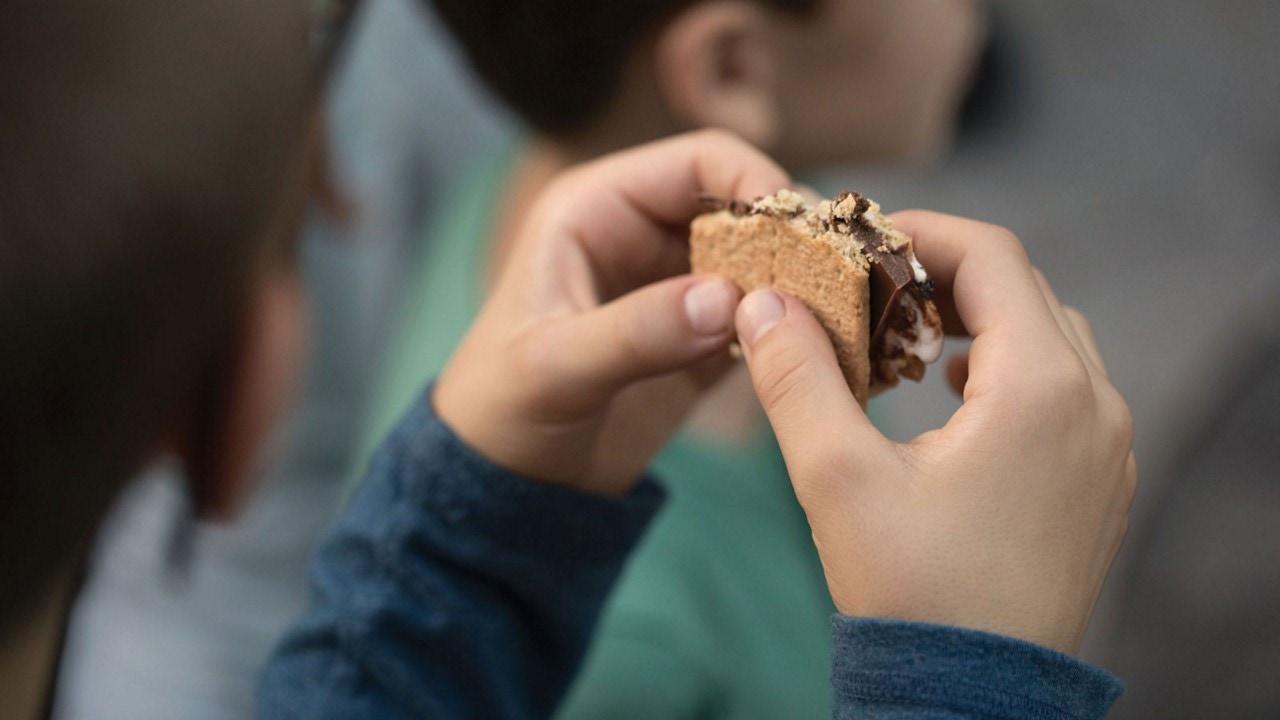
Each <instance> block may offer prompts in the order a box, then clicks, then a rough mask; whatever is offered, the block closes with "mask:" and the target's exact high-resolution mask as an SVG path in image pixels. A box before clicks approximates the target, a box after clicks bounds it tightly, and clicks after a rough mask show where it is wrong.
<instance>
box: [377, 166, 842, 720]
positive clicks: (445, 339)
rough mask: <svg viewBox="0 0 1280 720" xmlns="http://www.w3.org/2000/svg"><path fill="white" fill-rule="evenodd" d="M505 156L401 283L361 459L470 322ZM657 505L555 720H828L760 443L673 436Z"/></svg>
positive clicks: (815, 650)
mask: <svg viewBox="0 0 1280 720" xmlns="http://www.w3.org/2000/svg"><path fill="white" fill-rule="evenodd" d="M509 167H510V157H509V156H508V155H504V156H502V157H498V158H495V159H493V160H491V161H489V162H486V163H484V164H483V165H481V166H479V167H477V169H476V172H475V173H474V174H473V175H472V176H471V177H470V178H469V180H468V181H467V182H465V183H463V184H462V185H460V186H459V188H458V192H457V193H456V197H454V198H452V201H451V202H449V203H446V204H445V205H444V207H447V208H451V211H449V212H446V213H445V215H444V216H443V217H442V218H440V221H439V222H438V223H437V224H436V225H435V226H434V227H433V228H431V235H430V237H429V238H428V239H427V241H426V242H425V243H424V245H425V247H426V251H425V252H423V253H422V258H421V260H420V263H419V265H418V267H417V268H416V269H415V271H414V272H413V273H412V275H411V280H410V287H409V290H408V293H407V295H406V304H405V308H404V310H403V312H402V316H401V321H400V324H399V331H398V337H396V338H395V339H393V341H392V344H391V347H392V353H391V356H390V357H389V363H388V365H387V368H386V373H385V374H384V377H383V386H382V392H381V393H380V394H379V396H378V397H377V399H376V401H375V405H374V414H373V416H372V422H371V423H370V426H369V427H370V430H371V434H370V436H369V439H370V441H371V442H370V443H367V444H366V445H365V447H366V448H371V447H372V446H373V442H376V439H377V438H380V437H382V436H383V435H384V434H385V433H386V432H387V431H388V430H389V429H390V428H391V427H392V426H393V425H394V423H395V420H396V419H397V418H399V417H400V416H401V415H402V414H403V413H404V412H405V410H406V409H407V407H408V406H409V404H410V403H411V402H413V400H414V399H415V398H417V397H418V396H419V393H420V392H421V391H422V388H423V386H424V384H425V381H426V379H427V378H429V377H432V376H434V375H436V374H438V373H439V371H440V370H441V368H442V367H443V365H444V363H445V361H446V360H447V359H448V357H449V355H450V354H451V353H452V351H453V348H454V346H455V345H456V344H457V342H458V341H459V340H460V339H461V338H462V336H463V334H464V333H465V332H466V329H467V326H468V325H469V324H470V322H471V319H472V318H473V316H474V315H475V313H476V312H477V310H478V309H479V305H480V302H481V296H482V293H483V285H482V282H483V277H484V267H485V261H486V256H487V253H486V249H487V248H486V245H487V240H488V238H489V234H490V223H491V219H492V216H493V206H494V203H495V202H496V201H497V200H496V198H497V196H498V193H499V192H500V191H501V189H502V187H503V185H504V180H505V179H506V174H507V172H508V171H509ZM654 474H655V475H656V476H657V477H658V478H659V479H660V481H661V482H662V483H663V485H665V486H666V488H667V490H668V492H669V494H670V498H669V500H668V502H667V504H666V506H665V507H664V509H663V510H662V513H661V514H660V516H659V517H658V519H657V520H656V521H655V522H654V524H653V526H652V527H651V529H650V530H649V533H648V535H647V536H646V538H645V540H644V541H643V542H642V543H641V545H640V547H639V548H638V549H637V551H636V552H635V554H634V556H633V557H632V559H631V563H630V566H629V568H628V570H627V572H626V574H625V575H624V577H623V579H622V581H621V582H620V583H619V585H618V587H617V588H616V589H615V591H614V594H613V596H612V598H611V600H610V602H609V605H608V606H607V607H606V610H605V614H604V616H603V619H602V620H601V624H600V627H599V628H598V630H597V633H596V639H595V643H594V645H593V648H592V650H591V652H590V654H589V655H588V658H587V661H586V664H585V666H584V667H583V670H582V672H581V674H580V675H579V677H578V680H577V682H576V683H575V685H574V687H573V689H572V690H571V692H570V694H569V696H568V698H567V699H566V701H565V705H564V706H563V707H562V708H561V711H560V713H559V714H558V717H559V718H561V720H579V719H581V720H588V719H589V720H601V719H611V720H626V719H627V718H646V720H648V719H652V718H663V719H664V720H666V719H672V718H677V719H678V718H725V719H735V720H736V719H746V718H761V719H762V720H763V719H769V720H774V719H776V718H815V719H816V718H827V717H830V715H831V688H830V685H829V682H828V677H829V673H830V667H831V650H830V632H831V630H830V622H829V618H830V615H831V613H833V612H834V608H833V607H832V605H831V599H830V596H829V595H828V593H827V588H826V582H825V580H824V579H823V575H822V567H821V565H820V563H819V561H818V557H817V553H816V551H815V550H814V547H813V542H812V540H811V537H810V534H809V526H808V524H807V522H806V521H805V517H804V514H803V512H802V511H801V509H800V507H799V505H798V504H797V503H796V500H795V496H794V495H793V493H792V490H791V485H790V483H789V481H788V480H787V475H786V468H785V466H784V465H783V461H782V457H781V455H780V453H779V452H778V447H777V444H776V443H775V441H774V439H773V435H772V433H770V432H769V431H768V428H767V426H766V425H765V424H764V423H763V422H762V423H761V427H760V431H759V437H758V439H757V440H756V441H755V442H752V443H750V445H749V446H744V447H742V448H736V447H735V448H731V447H728V446H719V445H715V444H710V443H708V442H707V441H698V440H694V439H692V438H690V437H688V436H681V437H678V438H676V439H675V440H673V441H672V442H671V444H670V445H669V446H668V448H667V449H666V450H665V451H664V452H663V453H662V454H661V455H660V456H659V458H658V459H657V460H656V462H655V465H654Z"/></svg>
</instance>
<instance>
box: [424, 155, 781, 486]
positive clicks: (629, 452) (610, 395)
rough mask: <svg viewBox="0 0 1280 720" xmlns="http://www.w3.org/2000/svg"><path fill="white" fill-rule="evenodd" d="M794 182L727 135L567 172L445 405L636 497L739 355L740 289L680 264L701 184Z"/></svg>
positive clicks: (539, 464)
mask: <svg viewBox="0 0 1280 720" xmlns="http://www.w3.org/2000/svg"><path fill="white" fill-rule="evenodd" d="M787 184H788V178H787V175H786V174H785V173H784V172H783V171H782V170H781V169H780V168H779V167H778V166H777V165H775V164H774V163H773V162H772V161H770V160H769V159H768V158H766V157H765V156H763V155H761V154H760V153H759V152H757V151H756V150H754V149H752V148H751V147H749V146H748V145H746V144H744V143H743V142H741V141H739V140H737V139H734V138H732V137H731V136H728V135H725V134H723V133H718V132H700V133H696V134H693V135H686V136H683V137H680V138H676V139H674V140H669V141H665V142H661V143H655V144H653V145H649V146H645V147H643V148H639V149H636V150H632V151H629V152H626V153H621V154H618V155H615V156H612V157H609V158H605V159H603V160H600V161H597V162H594V163H591V164H589V165H585V166H583V167H582V168H580V169H578V170H575V171H573V172H570V173H567V174H566V175H564V176H562V177H561V178H560V179H558V180H557V181H556V182H554V183H552V185H550V186H549V187H548V189H547V190H546V191H545V192H544V194H543V196H542V198H541V199H540V200H539V202H538V203H537V204H536V206H535V208H534V209H533V210H532V211H531V213H530V215H529V219H528V220H527V222H526V223H525V224H524V227H523V229H522V231H521V236H520V237H519V238H518V242H517V245H516V248H515V249H514V251H513V254H512V256H511V259H510V261H509V262H508V263H507V266H506V268H505V269H504V271H503V274H502V277H501V279H500V280H499V282H498V284H497V286H496V287H495V289H494V291H493V294H492V296H491V297H490V299H489V301H488V303H487V304H486V305H485V308H484V310H483V311H482V312H481V314H480V316H479V318H477V320H476V322H475V324H474V325H473V326H472V328H471V330H470V332H469V333H468V334H467V336H466V338H465V339H464V340H463V342H462V344H461V345H460V346H459V348H458V350H457V352H456V353H455V354H454V356H453V358H452V359H451V360H450V362H449V364H448V366H447V367H446V368H445V370H444V372H443V373H442V374H441V376H440V380H439V382H438V384H437V385H436V388H435V394H434V398H433V402H434V404H435V408H436V411H437V413H438V414H439V416H440V417H441V418H442V419H443V420H444V421H445V423H447V424H448V425H449V426H450V427H451V428H453V430H454V432H456V433H457V434H458V435H459V436H460V437H461V438H462V439H463V440H465V441H466V442H467V443H468V444H470V445H471V446H472V447H474V448H476V449H477V450H479V451H480V452H481V453H483V454H485V455H486V456H488V457H489V458H490V459H492V460H493V461H495V462H497V463H498V464H499V465H502V466H504V467H506V468H508V469H510V470H514V471H516V472H519V473H521V474H524V475H527V476H530V477H533V478H536V479H539V480H544V481H549V482H554V483H559V484H565V485H569V486H572V487H576V488H579V489H583V490H589V491H592V492H599V493H605V494H620V493H624V492H626V491H627V490H628V489H630V488H631V486H632V485H633V484H634V483H635V482H636V481H637V480H638V479H639V477H640V475H641V474H642V473H643V471H644V469H645V467H646V466H647V465H648V463H649V461H650V460H651V458H652V456H653V454H654V453H655V452H656V451H657V450H658V449H659V448H660V447H661V446H662V444H663V443H664V442H665V441H666V440H667V438H668V437H669V436H670V435H671V433H672V432H673V431H674V430H675V428H676V427H677V425H678V424H679V422H680V420H681V419H683V417H684V416H685V414H686V413H687V412H688V410H689V409H690V407H691V406H692V404H693V402H694V400H695V399H696V398H697V395H698V393H699V392H700V391H701V390H702V389H703V388H705V387H706V386H707V385H709V384H710V383H711V382H713V381H714V380H715V379H717V378H718V377H719V376H720V375H721V374H723V372H724V370H726V369H727V368H728V367H729V365H730V362H729V360H728V358H727V353H725V352H724V350H725V348H726V346H727V345H728V344H729V342H730V341H731V340H732V339H733V337H734V330H733V314H734V309H735V307H736V306H737V303H738V300H739V293H738V291H737V289H736V288H735V287H734V286H733V284H732V283H730V282H729V281H728V280H725V279H723V278H718V277H695V276H689V275H682V273H687V272H688V269H689V263H688V257H689V247H688V243H687V238H688V228H689V221H690V220H692V219H693V217H694V216H695V215H696V214H697V213H698V212H699V207H698V202H697V195H698V194H699V193H702V192H707V193H711V194H714V195H717V196H720V197H731V198H746V199H751V198H755V197H757V196H760V195H766V194H770V193H773V192H776V191H777V190H778V189H779V188H782V187H785V186H786V185H787Z"/></svg>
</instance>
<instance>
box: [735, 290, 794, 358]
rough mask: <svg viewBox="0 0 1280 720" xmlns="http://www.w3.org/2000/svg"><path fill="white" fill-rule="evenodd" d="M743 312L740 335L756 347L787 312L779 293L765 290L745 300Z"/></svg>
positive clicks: (743, 301) (756, 292) (748, 296)
mask: <svg viewBox="0 0 1280 720" xmlns="http://www.w3.org/2000/svg"><path fill="white" fill-rule="evenodd" d="M741 312H742V323H741V327H739V328H738V332H739V335H740V336H741V337H742V338H743V339H744V340H746V341H747V344H748V345H755V344H756V343H757V342H759V341H760V338H762V337H764V334H765V333H767V332H769V331H770V330H772V329H773V326H774V325H777V324H778V323H779V322H780V321H781V320H782V316H783V315H785V314H786V312H787V311H786V308H785V307H784V306H783V304H782V298H781V297H779V296H778V293H776V292H774V291H772V290H768V289H765V290H756V291H753V292H751V293H750V294H748V295H747V296H746V297H745V298H743V299H742V311H741Z"/></svg>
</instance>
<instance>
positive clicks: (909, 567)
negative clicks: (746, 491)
mask: <svg viewBox="0 0 1280 720" xmlns="http://www.w3.org/2000/svg"><path fill="white" fill-rule="evenodd" d="M721 213H723V214H721ZM893 223H894V225H896V226H897V227H898V228H899V229H900V230H901V231H903V232H904V233H905V234H906V235H909V236H911V237H912V238H913V239H914V240H913V242H906V241H902V240H899V239H896V235H895V234H894V233H893V232H892V231H890V230H887V228H888V227H889V226H888V222H887V221H881V220H880V219H879V216H878V213H876V212H875V211H874V205H872V204H869V203H868V201H865V200H863V199H861V198H859V197H858V196H855V195H846V196H841V197H839V198H837V199H836V201H835V202H834V203H832V204H831V207H827V204H826V203H824V204H822V205H821V206H820V207H819V209H818V210H817V212H811V211H808V210H807V209H805V206H804V205H802V204H801V201H799V200H797V199H795V198H794V197H792V196H791V195H790V194H787V193H781V194H779V195H777V196H775V197H774V198H772V199H765V200H763V201H757V202H755V203H752V204H750V205H740V206H736V207H728V206H726V208H725V210H722V211H718V212H717V214H715V215H712V216H710V217H709V218H708V217H706V216H704V218H703V219H702V220H700V221H699V224H698V225H695V228H694V233H693V236H694V237H693V255H694V258H695V263H697V264H700V265H702V266H703V267H715V268H716V269H717V270H718V271H720V272H724V273H726V274H727V275H728V276H729V277H731V278H733V279H734V280H735V281H736V282H738V283H740V284H742V286H743V288H744V289H745V290H747V291H748V294H747V295H746V297H745V298H744V299H743V301H742V303H741V305H740V306H739V308H738V314H737V329H738V337H739V339H740V341H741V343H742V346H743V352H744V354H745V356H746V360H747V364H748V366H749V368H750V371H751V376H752V380H753V382H754V384H755V389H756V393H757V395H758V396H759V397H760V400H761V404H762V405H763V407H764V409H765V412H766V413H767V414H768V416H769V421H770V423H771V424H772V425H773V429H774V432H775V434H776V435H777V437H778V442H779V444H780V446H781V448H782V452H783V455H784V456H785V458H786V461H787V469H788V473H789V474H790V476H791V481H792V484H793V486H794V488H795V492H796V497H797V498H798V499H799V501H800V504H801V505H802V506H803V507H804V510H805V513H806V515H807V516H808V518H809V525H810V528H811V530H812V532H813V537H814V541H815V543H816V545H817V548H818V553H819V555H820V556H821V558H822V565H823V569H824V571H825V573H826V576H827V583H828V587H829V589H830V590H831V595H832V599H833V600H834V602H835V605H836V608H837V609H839V610H840V612H842V613H844V614H846V615H854V616H862V617H883V618H895V619H905V620H917V621H922V622H929V623H935V624H943V625H955V626H961V627H968V628H974V629H978V630H984V631H987V632H992V633H997V634H1001V635H1008V636H1012V637H1016V638H1020V639H1023V640H1027V641H1030V642H1033V643H1037V644H1040V645H1044V646H1047V647H1050V648H1054V649H1056V650H1060V651H1062V652H1065V653H1068V654H1073V653H1075V652H1076V651H1077V650H1078V649H1079V645H1080V642H1081V638H1082V637H1083V634H1084V630H1085V628H1086V626H1087V625H1088V621H1089V617H1090V614H1091V613H1092V610H1093V606H1094V603H1095V602H1096V600H1097V597H1098V593H1099V592H1100V591H1101V587H1102V583H1103V580H1104V579H1105V577H1106V574H1107V571H1108V569H1109V568H1110V565H1111V562H1112V560H1113V559H1114V557H1115V554H1116V552H1117V551H1118V550H1119V547H1120V543H1121V541H1122V540H1123V538H1124V534H1125V530H1126V528H1127V523H1128V520H1127V516H1128V510H1129V506H1130V503H1131V502H1132V500H1133V496H1134V492H1135V489H1136V483H1137V469H1136V465H1135V463H1134V458H1133V453H1132V440H1133V436H1132V432H1133V430H1132V421H1131V419H1130V415H1129V412H1128V408H1127V407H1126V405H1125V402H1124V400H1123V399H1122V398H1121V397H1120V395H1119V394H1118V393H1117V392H1116V390H1115V388H1114V387H1112V386H1111V384H1110V382H1109V381H1108V380H1107V375H1106V371H1105V369H1104V367H1103V364H1102V359H1101V356H1100V355H1099V353H1098V348H1097V345H1096V344H1095V342H1094V339H1093V335H1092V333H1091V332H1090V330H1089V325H1088V323H1087V322H1086V321H1085V320H1084V317H1083V316H1082V315H1080V313H1078V312H1076V311H1075V310H1073V309H1071V308H1069V307H1066V306H1064V305H1062V304H1061V303H1060V302H1059V301H1058V299H1057V297H1056V296H1055V295H1054V293H1053V290H1052V289H1051V288H1050V287H1049V284H1048V282H1047V281H1045V279H1044V277H1043V275H1042V274H1041V273H1040V272H1039V271H1038V270H1037V269H1036V268H1034V267H1033V266H1032V265H1031V262H1030V260H1029V259H1028V257H1027V254H1026V252H1025V251H1024V249H1023V247H1022V244H1021V242H1020V241H1019V240H1018V238H1017V237H1015V236H1014V235H1013V234H1012V233H1010V232H1009V231H1007V230H1004V229H1002V228H998V227H995V226H992V225H987V224H985V223H979V222H974V221H971V220H964V219H961V218H955V217H949V216H945V215H938V214H934V213H923V212H912V213H902V214H898V215H896V216H894V218H893ZM873 231H874V232H875V233H876V235H874V236H873V235H872V232H873ZM832 235H844V236H847V237H848V238H849V239H848V240H845V239H844V238H842V237H834V238H833V237H832ZM873 237H884V238H885V239H884V240H882V241H881V242H880V244H876V241H875V240H874V239H870V240H863V238H873ZM885 248H888V249H889V251H888V252H886V251H885ZM895 249H896V252H895ZM913 253H919V262H920V263H922V264H923V266H924V267H928V268H929V270H930V272H931V273H932V278H931V281H930V280H929V279H922V280H921V281H920V282H907V283H905V284H899V283H894V285H893V287H894V292H889V291H886V290H883V289H882V290H881V291H879V292H878V291H877V290H876V288H875V278H876V274H875V273H876V272H877V271H876V270H875V268H876V266H877V264H879V265H880V269H881V270H885V272H886V274H888V275H890V276H893V275H894V274H895V271H893V270H891V269H888V267H889V265H888V264H887V263H884V259H885V256H886V255H893V256H895V257H897V258H900V259H901V260H900V266H901V264H905V266H906V267H910V268H912V270H913V271H915V268H916V264H915V263H914V262H913ZM721 256H723V257H721ZM864 259H865V260H866V262H863V260H864ZM877 260H879V263H877ZM893 262H897V261H894V260H892V259H891V260H890V263H893ZM897 274H899V275H903V274H905V273H897ZM867 285H871V287H870V288H869V289H868V288H867V287H866V286H867ZM770 286H771V287H770ZM930 286H932V287H930ZM756 288H760V289H756ZM931 290H932V291H933V293H932V294H933V299H932V300H931V299H930V294H931V292H930V291H931ZM877 295H880V296H881V297H888V298H890V304H889V305H884V304H878V302H877V300H876V297H877ZM895 295H896V298H897V303H896V305H897V307H898V308H899V310H897V311H895V310H894V309H893V299H894V297H895ZM864 303H869V304H866V305H864ZM935 305H936V306H935ZM886 307H887V308H888V309H887V310H886V309H885V308H886ZM868 313H869V317H870V318H873V319H871V320H868V321H866V322H865V323H864V322H863V320H862V319H861V318H864V317H868ZM886 313H887V314H888V315H889V318H888V319H887V320H882V318H883V316H884V315H885V314H886ZM895 313H898V315H897V317H896V318H895ZM913 313H915V315H914V317H913ZM908 320H910V321H911V322H908ZM881 322H883V323H887V328H886V329H884V330H883V331H878V330H877V329H876V328H877V326H878V325H879V324H880V323H881ZM940 327H943V328H945V330H946V332H947V333H949V334H954V335H969V336H972V337H973V340H974V341H973V345H972V346H971V349H970V351H969V354H968V355H967V356H961V357H958V358H957V359H956V360H953V363H952V367H951V368H950V369H951V372H950V373H949V379H950V380H951V381H952V384H953V386H954V387H955V388H956V390H957V391H958V392H960V393H961V394H962V396H963V399H964V402H963V404H962V405H961V407H960V409H959V410H957V411H956V412H955V414H954V415H952V416H951V417H950V418H949V419H947V421H946V422H945V423H944V424H942V425H941V427H939V428H937V429H935V430H932V431H930V432H926V433H924V434H922V435H920V436H919V437H917V438H915V439H914V440H912V441H911V442H907V443H898V442H894V441H892V440H890V439H888V438H886V437H885V436H884V435H882V434H881V433H880V431H879V430H877V429H876V428H875V426H873V425H872V424H871V422H870V421H869V420H868V419H867V416H866V414H865V413H864V412H863V410H862V408H861V407H860V404H861V403H862V402H863V400H862V397H860V396H859V391H860V389H861V388H863V387H865V385H863V383H864V382H866V380H864V378H866V377H867V375H868V374H869V375H870V380H871V382H877V381H879V382H882V383H886V382H891V381H892V380H893V378H894V375H893V374H892V373H893V372H894V371H896V372H897V373H898V374H901V375H907V376H908V377H910V376H912V375H913V374H915V373H916V372H917V370H918V369H919V366H918V365H917V363H916V362H915V360H920V362H923V361H924V359H925V358H926V357H928V356H930V355H933V354H934V353H935V352H936V351H935V350H934V349H933V348H934V347H935V341H934V339H933V336H932V335H930V334H929V332H932V330H934V329H938V328H940ZM909 328H915V329H916V333H915V334H914V335H912V334H910V330H909ZM904 330H907V332H906V333H904ZM863 333H867V334H866V335H863ZM891 333H896V335H893V334H891ZM862 338H867V340H865V341H864V340H862ZM864 343H865V344H864ZM877 344H879V350H877ZM863 348H869V350H864V349H863ZM899 351H900V352H899ZM877 353H879V354H877ZM913 356H914V358H913ZM860 363H866V364H867V365H869V366H870V370H869V371H868V370H863V369H862V368H861V367H860V365H859V364H860Z"/></svg>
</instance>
